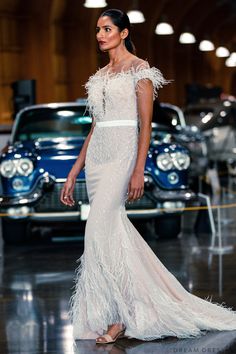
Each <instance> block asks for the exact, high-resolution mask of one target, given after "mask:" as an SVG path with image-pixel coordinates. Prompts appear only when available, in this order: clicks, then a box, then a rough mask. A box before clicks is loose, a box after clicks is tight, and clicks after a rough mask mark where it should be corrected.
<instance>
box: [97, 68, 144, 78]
mask: <svg viewBox="0 0 236 354" xmlns="http://www.w3.org/2000/svg"><path fill="white" fill-rule="evenodd" d="M148 69H151V68H150V67H146V68H145V67H136V68H135V67H134V66H131V67H130V68H129V69H126V70H121V71H117V72H112V71H110V69H107V70H106V71H105V70H104V71H103V72H101V70H102V69H99V70H98V71H97V73H96V74H98V75H99V76H101V77H105V78H106V77H107V78H116V77H120V76H124V75H129V74H135V73H138V72H140V71H143V70H148Z"/></svg>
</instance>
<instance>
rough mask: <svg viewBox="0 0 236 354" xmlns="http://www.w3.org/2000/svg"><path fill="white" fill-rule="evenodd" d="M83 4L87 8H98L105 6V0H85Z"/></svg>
mask: <svg viewBox="0 0 236 354" xmlns="http://www.w3.org/2000/svg"><path fill="white" fill-rule="evenodd" d="M84 6H85V7H88V8H99V7H106V6H107V3H106V0H86V1H85V3H84Z"/></svg>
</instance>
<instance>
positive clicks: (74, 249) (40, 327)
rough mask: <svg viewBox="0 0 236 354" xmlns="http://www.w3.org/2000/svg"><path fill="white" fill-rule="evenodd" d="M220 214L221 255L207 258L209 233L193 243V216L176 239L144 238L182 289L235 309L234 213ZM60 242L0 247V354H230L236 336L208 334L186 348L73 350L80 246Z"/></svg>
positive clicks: (82, 346)
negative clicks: (71, 304) (71, 308)
mask: <svg viewBox="0 0 236 354" xmlns="http://www.w3.org/2000/svg"><path fill="white" fill-rule="evenodd" d="M224 213H227V215H226V214H224V215H223V221H222V233H223V238H224V240H223V241H224V243H225V244H227V245H229V244H231V245H233V246H234V248H233V251H232V252H230V253H228V254H223V255H222V254H220V255H219V254H213V253H212V252H210V251H209V249H208V246H209V244H210V240H211V235H210V234H209V233H208V234H204V233H202V234H201V235H200V236H199V237H196V235H195V234H193V232H192V229H191V222H190V219H191V218H189V215H191V217H194V215H195V216H196V212H195V213H193V212H191V214H190V212H189V214H188V215H186V216H187V217H185V222H184V232H183V234H182V236H181V238H179V239H176V240H164V241H160V240H156V239H154V238H152V237H149V235H144V237H145V238H146V239H147V241H148V243H149V244H150V246H151V247H152V248H153V250H154V252H155V253H156V254H157V256H158V257H159V258H160V259H161V261H162V262H163V263H164V264H165V266H166V267H167V268H168V269H169V270H170V271H171V272H173V274H174V275H175V276H176V277H177V278H178V279H179V281H180V282H181V283H182V284H183V285H184V286H185V288H186V289H188V290H189V291H190V292H192V293H194V294H196V295H198V296H201V297H204V298H205V297H207V296H208V295H211V296H212V300H213V301H214V302H220V303H222V302H225V303H226V304H227V306H229V307H233V308H234V309H236V281H235V279H236V252H235V249H236V248H235V245H236V218H235V213H236V209H232V210H228V211H224ZM229 219H230V220H229ZM227 220H228V221H227ZM62 241H63V240H62V239H61V240H56V241H55V240H54V241H52V242H49V241H44V242H41V241H40V242H39V241H38V242H32V243H30V244H28V245H24V246H18V247H9V246H8V247H2V256H1V258H0V262H1V265H0V284H1V291H0V354H36V353H37V354H38V353H50V354H52V353H53V354H72V353H74V354H90V353H91V354H92V353H112V354H123V353H132V354H138V353H142V354H143V353H147V354H152V353H155V354H159V353H160V354H165V353H214V354H215V353H218V354H219V353H236V331H231V332H218V333H217V332H211V333H207V334H206V335H204V336H202V337H200V338H198V339H185V340H178V339H176V338H166V339H163V340H156V341H152V342H142V341H138V340H135V339H121V340H119V341H117V342H116V343H115V344H111V345H100V346H98V345H97V346H96V344H95V341H94V340H89V341H88V340H87V341H77V342H76V345H74V346H73V341H72V327H71V324H70V322H69V319H68V300H69V298H70V295H71V288H72V286H73V276H74V269H75V267H76V263H75V262H76V259H77V258H78V257H79V256H80V255H81V254H82V252H83V241H82V240H81V241H78V240H75V241H70V242H68V241H67V242H65V241H63V242H62Z"/></svg>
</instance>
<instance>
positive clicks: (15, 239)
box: [2, 218, 29, 245]
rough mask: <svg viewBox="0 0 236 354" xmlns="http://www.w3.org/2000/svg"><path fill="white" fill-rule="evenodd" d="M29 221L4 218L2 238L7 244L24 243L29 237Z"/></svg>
mask: <svg viewBox="0 0 236 354" xmlns="http://www.w3.org/2000/svg"><path fill="white" fill-rule="evenodd" d="M28 235H29V232H28V222H27V221H25V220H12V219H7V218H2V238H3V240H4V242H5V244H8V245H13V244H14V245H16V244H21V243H22V244H23V243H24V242H25V241H26V240H27V238H28Z"/></svg>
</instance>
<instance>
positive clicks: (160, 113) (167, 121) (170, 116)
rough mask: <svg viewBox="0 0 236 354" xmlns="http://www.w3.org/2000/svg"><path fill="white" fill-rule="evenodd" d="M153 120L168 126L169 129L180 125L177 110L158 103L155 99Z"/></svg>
mask: <svg viewBox="0 0 236 354" xmlns="http://www.w3.org/2000/svg"><path fill="white" fill-rule="evenodd" d="M153 122H155V123H157V124H158V125H162V126H165V127H168V128H169V129H171V130H175V128H176V127H177V126H179V125H181V122H180V119H179V115H178V112H177V111H176V110H175V109H173V108H171V107H168V106H164V105H160V104H159V103H158V102H157V101H155V102H154V106H153Z"/></svg>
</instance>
